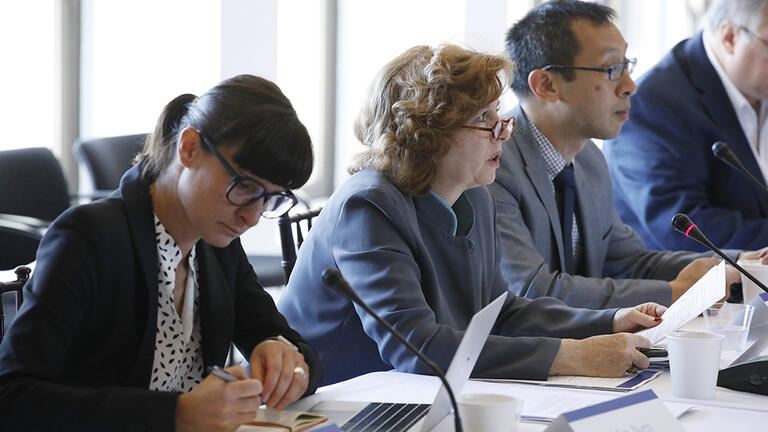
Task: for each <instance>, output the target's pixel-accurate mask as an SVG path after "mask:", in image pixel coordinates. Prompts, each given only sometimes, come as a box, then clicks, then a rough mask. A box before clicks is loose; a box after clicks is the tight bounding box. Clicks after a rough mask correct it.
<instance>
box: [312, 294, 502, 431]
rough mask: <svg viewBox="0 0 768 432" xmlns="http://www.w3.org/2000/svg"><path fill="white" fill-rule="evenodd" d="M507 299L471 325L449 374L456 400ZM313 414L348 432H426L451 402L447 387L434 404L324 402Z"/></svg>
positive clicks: (484, 311)
mask: <svg viewBox="0 0 768 432" xmlns="http://www.w3.org/2000/svg"><path fill="white" fill-rule="evenodd" d="M506 297H507V293H506V292H504V293H503V294H501V295H500V296H499V297H498V298H496V300H494V301H492V302H491V303H490V304H489V305H488V306H486V307H484V308H483V309H481V310H480V311H478V312H477V313H476V314H475V315H474V316H473V317H472V320H471V321H470V322H469V326H468V327H467V330H466V331H465V332H464V337H462V339H461V342H460V343H459V348H458V349H457V350H456V354H454V355H453V360H451V364H450V366H449V367H448V372H447V373H446V374H445V377H446V380H447V381H448V383H449V384H450V385H451V388H452V389H453V392H454V394H455V395H456V397H458V396H459V394H461V390H462V389H463V388H464V385H465V384H466V382H467V380H468V379H469V375H470V374H471V373H472V369H474V367H475V363H476V362H477V358H478V357H479V356H480V351H482V349H483V346H484V345H485V341H486V340H487V339H488V334H489V333H490V332H491V329H492V328H493V324H494V323H495V322H496V318H497V317H498V316H499V312H500V311H501V307H502V306H503V305H504V300H505V299H506ZM310 412H313V413H317V414H322V415H324V416H327V417H328V420H329V422H332V423H336V424H338V425H341V427H340V429H341V430H342V431H344V432H362V431H363V430H365V431H377V432H419V431H422V432H425V431H430V430H432V428H434V427H435V426H437V424H438V423H440V422H441V421H443V419H445V418H446V417H447V416H448V415H449V414H450V413H451V401H450V399H449V397H448V392H447V391H446V389H445V386H441V387H440V390H439V391H438V392H437V395H436V396H435V399H434V401H433V402H432V404H409V403H385V402H372V403H368V402H349V401H323V402H319V403H317V404H315V405H314V406H313V407H312V408H311V409H310Z"/></svg>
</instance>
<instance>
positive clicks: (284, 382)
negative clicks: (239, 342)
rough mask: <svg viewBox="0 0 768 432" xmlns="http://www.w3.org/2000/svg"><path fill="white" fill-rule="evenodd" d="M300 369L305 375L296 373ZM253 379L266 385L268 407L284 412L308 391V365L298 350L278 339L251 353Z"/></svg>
mask: <svg viewBox="0 0 768 432" xmlns="http://www.w3.org/2000/svg"><path fill="white" fill-rule="evenodd" d="M297 367H299V368H301V369H302V370H303V371H304V373H303V374H302V373H298V372H296V368H297ZM251 377H252V378H253V379H256V380H259V381H260V382H261V383H263V384H264V393H263V398H264V403H265V404H267V408H274V409H276V410H281V409H283V408H285V407H286V406H287V405H288V404H289V403H291V402H293V401H295V400H296V399H298V398H299V397H301V395H303V394H304V392H305V391H307V384H309V366H307V364H306V363H305V362H304V355H302V354H301V353H300V352H299V351H298V350H296V348H294V347H292V346H290V345H288V344H285V343H283V342H280V341H276V340H267V341H264V342H262V343H260V344H258V345H256V348H254V349H253V352H252V353H251Z"/></svg>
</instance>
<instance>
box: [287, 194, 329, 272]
mask: <svg viewBox="0 0 768 432" xmlns="http://www.w3.org/2000/svg"><path fill="white" fill-rule="evenodd" d="M320 210H322V209H321V208H318V209H315V210H310V211H307V212H303V213H296V214H294V215H288V214H284V215H282V216H280V219H278V220H277V226H278V228H279V230H280V246H281V248H282V253H283V260H282V262H281V265H282V267H283V274H284V275H285V283H286V284H287V283H288V278H290V277H291V272H292V271H293V266H294V265H295V264H296V251H298V250H299V248H300V247H301V244H302V243H304V233H305V231H302V227H301V224H302V222H304V226H305V227H306V232H309V230H310V229H311V228H312V219H314V218H315V217H316V216H317V215H319V214H320ZM294 231H296V237H294V236H293V232H294Z"/></svg>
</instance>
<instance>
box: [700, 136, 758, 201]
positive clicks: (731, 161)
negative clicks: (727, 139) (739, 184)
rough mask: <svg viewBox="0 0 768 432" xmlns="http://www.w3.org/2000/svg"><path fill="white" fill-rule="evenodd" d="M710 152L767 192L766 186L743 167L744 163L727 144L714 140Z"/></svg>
mask: <svg viewBox="0 0 768 432" xmlns="http://www.w3.org/2000/svg"><path fill="white" fill-rule="evenodd" d="M712 153H713V154H714V155H715V156H717V158H718V159H720V160H721V161H723V162H725V163H726V164H728V165H729V166H730V167H731V168H733V169H735V170H738V171H739V172H740V173H741V174H742V175H743V176H744V177H746V178H748V179H749V180H751V181H752V183H754V184H756V185H757V186H758V187H760V190H762V191H763V192H765V193H768V188H767V187H766V186H765V185H764V184H763V183H762V182H761V181H760V180H758V179H757V178H756V177H755V176H753V175H752V173H750V172H749V171H747V169H746V168H744V165H742V164H741V161H740V160H739V158H737V157H736V155H735V154H734V153H733V150H731V148H730V147H728V144H726V143H724V142H722V141H715V143H714V144H712Z"/></svg>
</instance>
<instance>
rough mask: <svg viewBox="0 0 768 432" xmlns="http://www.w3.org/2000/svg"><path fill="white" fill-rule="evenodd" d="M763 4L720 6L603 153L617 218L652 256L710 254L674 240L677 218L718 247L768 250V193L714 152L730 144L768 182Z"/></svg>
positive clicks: (667, 63)
mask: <svg viewBox="0 0 768 432" xmlns="http://www.w3.org/2000/svg"><path fill="white" fill-rule="evenodd" d="M766 3H767V2H766V0H716V1H714V2H713V3H712V5H711V6H710V8H709V10H708V11H707V16H706V23H705V27H704V30H703V32H701V33H699V34H697V35H696V36H694V37H692V38H690V39H687V40H684V41H682V42H680V43H679V44H677V46H675V47H674V48H673V49H672V50H671V52H670V53H669V54H667V56H666V57H664V58H663V59H662V60H661V61H660V62H659V63H658V64H657V65H656V66H654V67H653V68H652V69H651V70H649V71H648V73H646V74H645V75H644V76H643V78H642V79H641V80H639V82H638V91H637V94H636V95H635V96H634V97H633V98H632V112H633V114H632V116H631V118H630V119H629V121H628V122H627V124H626V125H625V126H624V130H623V131H622V133H621V134H620V135H619V136H618V138H616V140H614V141H611V142H608V143H606V145H605V148H604V151H605V152H606V159H607V160H608V164H609V166H610V171H611V175H612V177H613V182H614V188H615V189H614V199H615V200H616V208H617V210H618V212H619V215H620V216H621V217H622V219H624V220H625V221H626V222H627V223H628V224H630V225H632V226H633V227H634V228H635V229H636V230H637V232H638V233H639V234H640V235H641V236H642V237H643V239H644V240H645V244H646V245H647V246H648V247H649V248H651V249H659V250H667V249H668V250H679V249H687V250H705V248H704V247H703V246H701V245H699V244H698V243H696V242H694V241H691V240H689V239H686V238H685V237H683V236H680V235H676V234H675V233H673V232H672V228H671V225H670V220H671V219H672V216H673V215H674V214H675V213H677V212H684V213H687V214H688V215H690V216H691V219H693V220H694V221H695V222H696V223H697V224H698V225H699V226H700V227H701V229H702V230H703V231H704V232H706V233H707V236H708V237H709V239H710V240H712V242H713V243H714V244H716V245H718V246H719V247H721V248H738V249H756V248H761V247H764V246H765V245H766V244H768V194H766V193H765V191H763V190H761V188H760V187H759V186H757V185H755V184H753V183H752V182H750V180H748V179H747V178H746V177H745V176H744V175H742V174H741V173H739V172H737V171H736V170H734V169H733V168H731V167H729V166H728V165H726V164H725V163H723V162H722V161H720V160H718V159H717V158H716V157H715V156H714V155H713V153H712V145H713V143H714V142H716V141H723V142H725V143H727V144H728V146H729V147H730V149H731V150H732V151H733V153H734V154H735V155H736V157H737V158H738V159H739V160H740V161H741V163H742V164H743V165H744V167H745V168H746V169H747V171H749V173H751V174H752V176H754V177H755V178H756V179H758V180H759V181H760V182H762V183H763V184H765V182H766V179H768V7H767V6H766Z"/></svg>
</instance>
